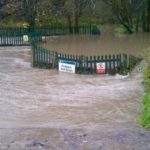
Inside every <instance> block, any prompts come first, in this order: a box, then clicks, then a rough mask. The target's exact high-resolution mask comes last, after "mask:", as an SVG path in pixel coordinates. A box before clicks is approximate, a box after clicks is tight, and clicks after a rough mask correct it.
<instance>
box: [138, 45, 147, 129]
mask: <svg viewBox="0 0 150 150" xmlns="http://www.w3.org/2000/svg"><path fill="white" fill-rule="evenodd" d="M143 57H144V59H145V60H146V62H147V67H146V68H145V70H144V86H145V92H146V94H145V95H144V97H143V100H142V114H141V116H140V117H139V123H140V124H141V125H142V126H144V127H145V128H150V48H148V49H146V50H145V51H144V53H143Z"/></svg>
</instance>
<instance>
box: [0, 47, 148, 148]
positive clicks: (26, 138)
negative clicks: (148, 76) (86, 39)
mask: <svg viewBox="0 0 150 150" xmlns="http://www.w3.org/2000/svg"><path fill="white" fill-rule="evenodd" d="M30 53H31V52H30V48H29V47H7V48H6V47H1V48H0V107H1V108H0V150H111V149H114V150H150V131H148V130H145V129H143V128H141V127H139V126H137V125H136V123H135V122H136V118H137V116H138V114H139V112H140V110H139V108H140V98H141V96H142V95H143V93H144V91H143V86H142V74H141V73H140V69H139V67H140V66H139V67H137V68H136V69H135V70H134V71H133V72H132V73H131V75H130V76H129V77H123V76H119V75H116V76H108V75H102V76H98V75H95V76H93V75H76V74H65V73H59V72H58V71H57V70H42V69H35V68H32V67H31V63H30V62H31V57H30V56H31V55H30Z"/></svg>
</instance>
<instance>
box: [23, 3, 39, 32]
mask: <svg viewBox="0 0 150 150" xmlns="http://www.w3.org/2000/svg"><path fill="white" fill-rule="evenodd" d="M37 5H38V0H22V15H23V17H24V20H25V21H26V22H27V23H28V24H29V29H31V30H34V27H35V19H36V15H37Z"/></svg>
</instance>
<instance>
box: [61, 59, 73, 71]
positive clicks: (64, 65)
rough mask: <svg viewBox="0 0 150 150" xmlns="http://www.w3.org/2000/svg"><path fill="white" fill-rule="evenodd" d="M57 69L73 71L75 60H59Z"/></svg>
mask: <svg viewBox="0 0 150 150" xmlns="http://www.w3.org/2000/svg"><path fill="white" fill-rule="evenodd" d="M59 71H62V72H68V73H75V62H74V61H68V60H59Z"/></svg>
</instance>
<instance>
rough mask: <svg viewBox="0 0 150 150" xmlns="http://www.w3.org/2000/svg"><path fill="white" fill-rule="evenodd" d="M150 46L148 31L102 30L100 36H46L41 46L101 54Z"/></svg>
mask: <svg viewBox="0 0 150 150" xmlns="http://www.w3.org/2000/svg"><path fill="white" fill-rule="evenodd" d="M149 46H150V34H149V33H135V34H132V35H128V34H124V35H119V34H118V35H114V34H113V33H111V32H103V31H102V34H101V35H100V36H88V35H72V36H70V35H69V36H59V37H57V36H54V37H47V43H46V44H45V43H44V44H43V47H46V48H48V49H49V50H54V51H58V52H61V53H64V54H75V55H80V54H83V55H101V54H118V53H128V54H136V55H137V54H138V53H139V52H141V50H143V49H145V48H147V47H149Z"/></svg>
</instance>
